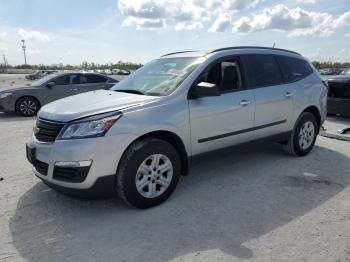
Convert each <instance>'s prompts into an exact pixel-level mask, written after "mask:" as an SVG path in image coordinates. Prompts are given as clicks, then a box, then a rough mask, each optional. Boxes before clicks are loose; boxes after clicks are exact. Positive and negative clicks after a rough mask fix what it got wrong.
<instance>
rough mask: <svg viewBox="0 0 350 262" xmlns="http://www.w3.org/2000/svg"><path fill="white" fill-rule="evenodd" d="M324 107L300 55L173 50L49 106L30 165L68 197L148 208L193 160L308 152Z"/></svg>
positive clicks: (41, 116) (322, 92) (31, 147)
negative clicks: (209, 155) (253, 147)
mask: <svg viewBox="0 0 350 262" xmlns="http://www.w3.org/2000/svg"><path fill="white" fill-rule="evenodd" d="M326 101H327V87H326V86H325V84H324V83H323V82H322V80H321V78H320V76H319V74H318V73H317V70H315V69H314V68H313V66H312V65H311V64H310V63H309V62H307V61H306V60H305V59H304V58H303V57H302V56H301V55H300V54H298V53H295V52H292V51H288V50H281V49H272V48H263V47H232V48H223V49H217V50H213V51H207V52H197V51H196V52H178V53H171V54H167V55H164V56H162V57H161V58H159V59H156V60H154V61H151V62H150V63H148V64H146V65H145V66H143V67H142V68H141V69H139V70H137V71H136V72H134V73H133V74H131V75H130V76H129V77H127V78H126V79H125V80H123V81H121V82H120V83H117V84H116V85H115V86H114V87H112V88H111V90H99V91H93V92H88V93H84V94H81V95H76V96H72V97H68V98H65V99H61V100H58V101H55V102H53V103H50V104H48V105H46V106H44V107H43V108H42V109H41V110H40V111H39V113H38V120H37V123H36V126H35V128H34V132H33V135H32V139H31V141H30V142H29V143H28V144H27V158H28V160H29V162H30V163H32V165H33V170H34V173H35V175H36V176H37V177H39V178H40V179H42V180H43V181H44V182H45V183H46V184H48V185H49V186H51V187H53V188H55V189H57V190H59V191H61V192H64V193H65V192H66V193H70V194H76V195H79V196H89V197H90V196H96V195H99V194H101V192H102V193H110V192H115V193H117V194H118V195H119V196H120V197H121V198H122V199H123V200H124V201H125V202H126V203H128V204H130V205H133V206H135V207H138V208H147V207H151V206H154V205H157V204H160V203H161V202H163V201H164V200H166V199H167V198H168V197H169V196H170V194H171V193H172V191H173V190H174V189H175V187H176V185H177V183H178V180H179V177H180V174H182V175H186V174H187V173H188V169H189V166H190V162H191V159H192V157H193V156H195V155H199V154H202V153H205V152H208V151H213V150H216V149H220V148H224V147H229V146H233V145H237V144H241V143H244V142H248V141H252V140H259V139H263V138H272V139H274V140H275V141H277V142H280V143H281V144H284V146H285V147H286V149H287V150H288V151H289V152H290V153H291V154H293V155H295V156H303V155H306V154H308V153H309V152H310V150H311V149H312V148H313V146H314V143H315V140H316V136H317V134H318V132H319V130H320V127H321V125H322V123H323V121H324V120H325V116H326Z"/></svg>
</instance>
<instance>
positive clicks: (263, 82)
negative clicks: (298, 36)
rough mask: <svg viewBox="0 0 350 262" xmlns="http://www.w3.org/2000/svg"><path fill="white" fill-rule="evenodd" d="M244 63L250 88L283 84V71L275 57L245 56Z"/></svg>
mask: <svg viewBox="0 0 350 262" xmlns="http://www.w3.org/2000/svg"><path fill="white" fill-rule="evenodd" d="M243 61H244V65H245V68H246V74H247V79H248V83H249V86H250V87H264V86H273V85H280V84H283V78H282V74H281V70H280V68H279V66H278V64H277V61H276V59H275V58H274V56H273V55H255V54H254V55H253V54H252V55H244V56H243Z"/></svg>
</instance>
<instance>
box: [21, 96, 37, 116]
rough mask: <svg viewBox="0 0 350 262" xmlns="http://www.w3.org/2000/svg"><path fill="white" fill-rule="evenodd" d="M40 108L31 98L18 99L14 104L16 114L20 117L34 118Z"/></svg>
mask: <svg viewBox="0 0 350 262" xmlns="http://www.w3.org/2000/svg"><path fill="white" fill-rule="evenodd" d="M39 108H40V105H39V103H38V101H37V100H36V99H35V98H33V97H23V98H20V99H19V100H18V101H17V103H16V112H17V113H18V114H20V115H21V116H25V117H30V116H35V115H36V113H37V112H38V110H39Z"/></svg>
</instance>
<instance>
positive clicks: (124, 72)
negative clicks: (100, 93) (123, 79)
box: [87, 69, 131, 75]
mask: <svg viewBox="0 0 350 262" xmlns="http://www.w3.org/2000/svg"><path fill="white" fill-rule="evenodd" d="M87 72H90V73H99V74H104V75H130V74H131V72H130V71H129V70H126V69H112V70H110V69H105V70H102V69H93V70H88V71H87Z"/></svg>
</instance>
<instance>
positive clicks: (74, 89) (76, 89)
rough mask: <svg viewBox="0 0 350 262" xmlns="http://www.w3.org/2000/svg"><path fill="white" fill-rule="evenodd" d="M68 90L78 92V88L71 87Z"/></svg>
mask: <svg viewBox="0 0 350 262" xmlns="http://www.w3.org/2000/svg"><path fill="white" fill-rule="evenodd" d="M70 90H72V91H78V88H75V87H72V88H71V89H70Z"/></svg>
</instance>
